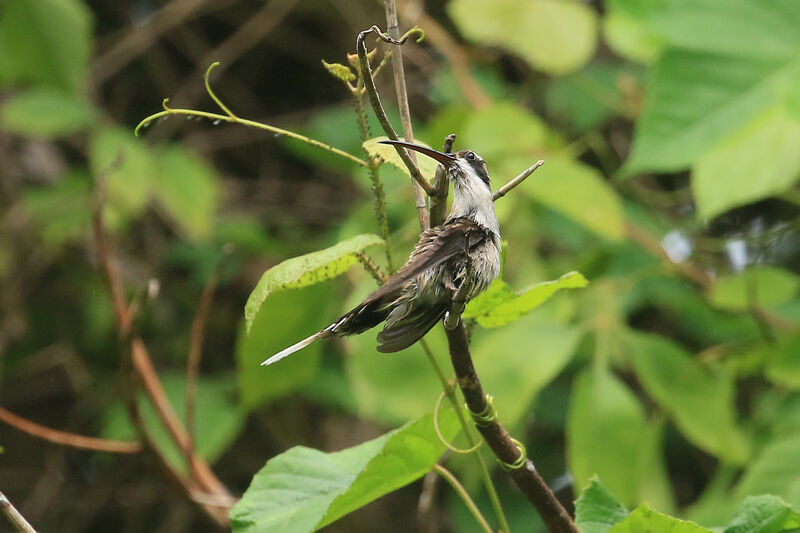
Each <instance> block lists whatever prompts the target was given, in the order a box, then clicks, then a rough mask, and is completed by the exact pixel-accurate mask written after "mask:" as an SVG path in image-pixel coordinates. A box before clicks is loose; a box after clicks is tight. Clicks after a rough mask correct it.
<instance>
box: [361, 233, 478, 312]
mask: <svg viewBox="0 0 800 533" xmlns="http://www.w3.org/2000/svg"><path fill="white" fill-rule="evenodd" d="M487 235H488V234H487V232H486V230H485V229H483V228H482V227H481V226H479V225H478V224H476V223H475V222H473V221H471V220H470V219H468V218H456V219H453V220H452V221H448V222H445V223H444V224H443V225H441V226H436V227H433V228H430V229H427V230H425V231H424V232H423V233H422V235H421V236H420V239H419V242H418V243H417V245H416V246H415V247H414V251H413V252H411V256H410V257H409V258H408V261H406V264H404V265H403V266H402V267H400V269H399V270H398V271H397V272H395V273H394V274H393V275H392V276H391V277H390V278H389V279H388V280H386V283H384V284H383V285H381V286H380V287H379V288H378V290H376V291H375V292H374V293H372V294H371V295H370V297H369V298H367V300H366V301H370V300H373V299H374V300H377V299H379V298H381V297H382V296H384V295H386V294H389V293H393V292H394V291H396V290H397V289H398V288H401V287H403V286H405V284H406V283H408V281H410V280H411V279H413V278H415V277H416V276H418V275H419V274H420V273H422V272H424V271H426V270H428V269H431V268H434V267H436V266H438V265H440V264H442V263H444V262H445V261H447V260H448V259H450V258H452V257H453V256H455V255H458V254H460V253H463V252H464V251H465V250H466V249H467V248H469V249H472V248H473V247H474V246H475V245H477V244H478V243H480V242H481V241H482V240H483V239H485V238H486V237H487ZM365 303H366V302H365Z"/></svg>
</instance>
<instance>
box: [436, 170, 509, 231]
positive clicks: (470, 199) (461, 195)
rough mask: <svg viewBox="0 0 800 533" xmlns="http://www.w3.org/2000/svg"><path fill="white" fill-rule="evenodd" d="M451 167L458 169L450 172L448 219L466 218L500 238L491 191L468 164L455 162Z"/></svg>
mask: <svg viewBox="0 0 800 533" xmlns="http://www.w3.org/2000/svg"><path fill="white" fill-rule="evenodd" d="M453 165H457V166H458V168H453V169H451V170H450V172H451V173H452V177H453V207H452V208H451V209H450V215H449V216H448V218H458V217H467V218H469V219H471V220H474V221H475V222H476V223H477V224H480V225H481V226H483V227H485V228H487V229H488V230H490V231H491V232H492V233H494V234H495V235H497V237H500V224H499V223H498V222H497V215H495V214H494V201H493V200H492V191H491V190H490V189H489V187H488V186H487V185H486V184H485V183H484V182H483V180H481V179H480V178H479V177H478V175H477V173H476V172H475V170H474V169H473V168H472V167H471V166H470V165H469V164H467V163H466V162H464V161H455V162H454V163H453Z"/></svg>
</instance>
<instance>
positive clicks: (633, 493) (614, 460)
mask: <svg viewBox="0 0 800 533" xmlns="http://www.w3.org/2000/svg"><path fill="white" fill-rule="evenodd" d="M566 430H567V443H568V448H567V458H568V463H569V468H570V472H571V473H572V476H573V478H574V479H575V486H576V487H579V488H582V487H586V486H588V485H589V483H590V480H591V478H592V477H593V476H595V475H597V476H599V477H600V479H602V480H603V483H604V484H605V485H606V486H607V487H608V489H609V490H610V491H611V492H613V493H614V494H616V495H617V496H619V498H620V499H621V500H622V501H623V502H625V503H627V504H635V503H636V502H638V501H641V499H642V496H643V494H642V487H643V484H644V482H645V481H646V479H647V478H648V477H652V476H654V475H663V474H661V473H659V472H658V470H659V469H660V468H661V466H660V465H659V464H658V463H659V461H660V458H657V457H655V456H657V455H660V454H657V453H656V452H657V451H658V450H660V443H659V442H658V441H659V440H660V438H659V439H658V440H657V439H654V438H647V437H650V436H658V437H660V431H659V428H657V427H656V426H654V425H653V424H648V423H647V420H646V419H645V416H644V409H643V407H642V405H641V404H640V403H639V401H638V400H637V399H636V396H635V395H634V394H633V393H632V392H631V391H630V390H628V388H627V387H626V386H625V385H624V384H623V383H622V382H621V381H620V380H619V379H617V378H616V377H615V376H614V375H613V374H612V373H611V372H609V371H608V370H607V369H606V368H604V367H602V366H597V367H595V368H592V369H588V370H585V371H583V372H582V373H581V374H579V375H578V377H577V378H576V380H575V381H574V382H573V388H572V395H571V398H570V402H569V412H568V414H567V428H566ZM656 431H657V433H654V432H656ZM645 443H647V445H645ZM648 448H651V449H652V450H655V451H651V449H648Z"/></svg>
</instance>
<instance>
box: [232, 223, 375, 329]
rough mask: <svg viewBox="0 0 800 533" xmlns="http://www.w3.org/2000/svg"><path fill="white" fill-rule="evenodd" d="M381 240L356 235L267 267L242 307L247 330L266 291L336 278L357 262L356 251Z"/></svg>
mask: <svg viewBox="0 0 800 533" xmlns="http://www.w3.org/2000/svg"><path fill="white" fill-rule="evenodd" d="M381 243H383V239H381V238H380V237H378V236H377V235H357V236H355V237H352V238H350V239H347V240H345V241H342V242H340V243H338V244H336V245H334V246H331V247H330V248H326V249H324V250H320V251H318V252H311V253H310V254H306V255H301V256H299V257H293V258H291V259H287V260H286V261H283V262H282V263H280V264H278V265H275V266H274V267H272V268H270V269H269V270H267V271H266V272H264V274H263V275H262V276H261V279H260V280H258V284H257V285H256V287H255V289H253V292H252V293H250V297H249V298H248V299H247V303H246V304H245V306H244V317H245V320H246V321H247V330H248V331H250V328H251V327H252V325H253V320H255V316H256V313H257V312H258V310H259V309H260V308H261V305H262V304H263V303H264V300H265V299H266V298H267V296H269V294H270V293H271V292H273V291H276V290H282V289H298V288H300V287H305V286H307V285H313V284H315V283H319V282H321V281H325V280H326V279H331V278H335V277H336V276H339V275H340V274H342V273H344V272H345V271H347V269H349V268H350V267H351V266H353V265H354V264H355V263H356V262H358V258H357V257H356V253H358V252H361V251H362V250H364V249H365V248H367V247H369V246H373V245H375V244H381Z"/></svg>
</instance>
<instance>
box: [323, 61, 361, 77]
mask: <svg viewBox="0 0 800 533" xmlns="http://www.w3.org/2000/svg"><path fill="white" fill-rule="evenodd" d="M322 66H323V67H325V70H327V71H328V72H329V73H330V74H331V76H333V77H334V78H337V79H340V80H342V81H343V82H348V81H355V79H356V75H355V74H354V73H353V71H352V70H351V69H350V67H348V66H347V65H342V64H341V63H328V62H327V61H325V60H324V59H323V60H322Z"/></svg>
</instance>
